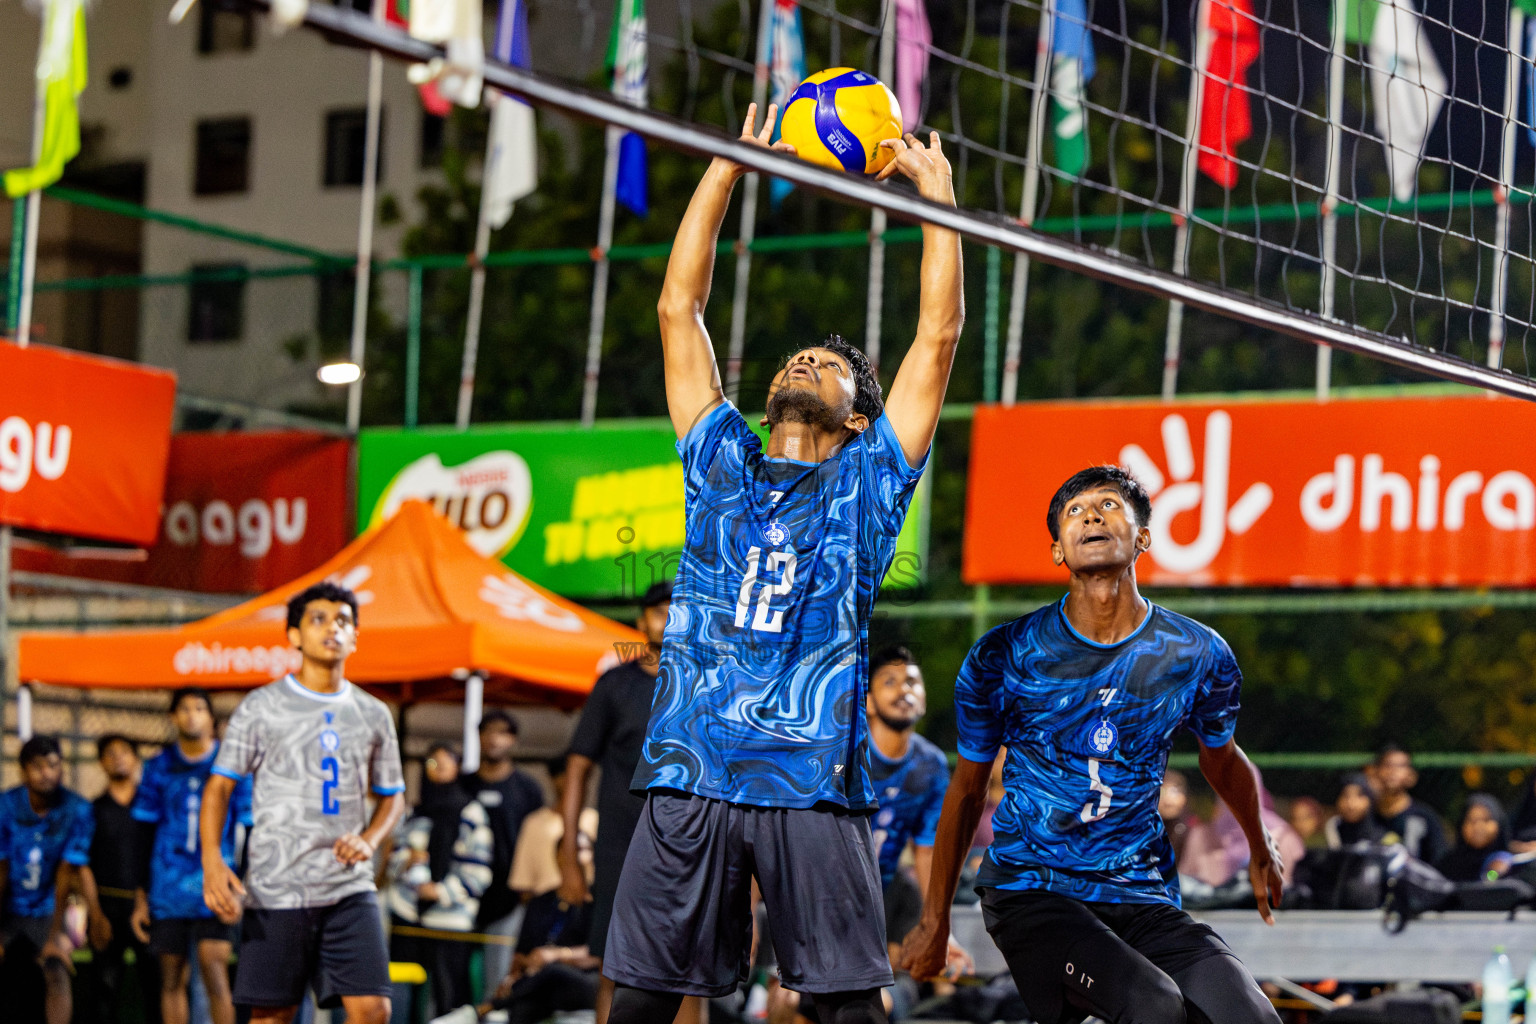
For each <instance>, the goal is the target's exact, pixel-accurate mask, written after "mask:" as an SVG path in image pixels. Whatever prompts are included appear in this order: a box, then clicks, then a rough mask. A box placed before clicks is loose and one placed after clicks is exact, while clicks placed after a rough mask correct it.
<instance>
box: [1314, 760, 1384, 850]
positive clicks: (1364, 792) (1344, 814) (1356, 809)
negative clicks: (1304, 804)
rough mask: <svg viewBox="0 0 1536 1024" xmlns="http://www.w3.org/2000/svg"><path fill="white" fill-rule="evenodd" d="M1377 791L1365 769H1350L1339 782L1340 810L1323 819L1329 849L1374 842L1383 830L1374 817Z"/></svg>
mask: <svg viewBox="0 0 1536 1024" xmlns="http://www.w3.org/2000/svg"><path fill="white" fill-rule="evenodd" d="M1374 799H1375V794H1374V792H1373V791H1372V789H1371V780H1370V779H1369V778H1367V777H1366V775H1365V773H1364V772H1350V773H1349V774H1348V775H1346V776H1344V780H1343V782H1342V783H1340V785H1339V795H1338V798H1337V799H1336V800H1335V801H1334V808H1335V810H1336V811H1337V813H1336V814H1334V816H1333V817H1331V818H1329V819H1328V820H1327V821H1325V822H1323V835H1324V836H1326V837H1327V838H1328V849H1330V850H1342V849H1344V848H1345V847H1349V846H1354V845H1355V844H1356V843H1375V842H1379V841H1380V840H1381V837H1382V835H1383V834H1384V833H1383V831H1382V828H1381V826H1380V825H1377V824H1376V822H1375V820H1374V819H1373V818H1372V817H1371V803H1372V801H1373V800H1374Z"/></svg>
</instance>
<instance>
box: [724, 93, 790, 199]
mask: <svg viewBox="0 0 1536 1024" xmlns="http://www.w3.org/2000/svg"><path fill="white" fill-rule="evenodd" d="M778 123H779V105H778V104H777V103H770V104H768V116H767V117H765V118H764V119H763V126H762V128H758V127H757V104H756V103H749V104H747V118H746V120H745V121H743V122H742V125H741V136H740V138H741V141H742V142H746V143H749V144H751V145H753V146H758V147H760V148H762V149H771V150H773V151H774V152H775V153H790V154H793V153H794V152H795V147H794V146H791V145H790V144H789V143H787V142H784V141H783V140H782V139H781V140H780V141H778V142H771V141H770V140H771V139H772V138H773V127H774V125H776V124H778ZM717 159H719V160H720V162H721V163H722V164H724V165H725V166H726V167H727V168H728V169H729V170H730V172H731V180H732V181H735V180H737V179H738V178H741V177H743V176H744V175H747V174H749V173H751V171H752V168H750V167H748V166H746V165H745V164H739V163H736V162H735V161H734V160H726V159H725V158H724V157H719V158H717Z"/></svg>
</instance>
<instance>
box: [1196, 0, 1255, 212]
mask: <svg viewBox="0 0 1536 1024" xmlns="http://www.w3.org/2000/svg"><path fill="white" fill-rule="evenodd" d="M1206 10H1207V14H1206V17H1207V19H1208V22H1207V24H1208V27H1209V31H1210V40H1211V52H1210V56H1209V57H1208V58H1207V60H1206V63H1205V83H1204V85H1203V95H1202V97H1201V100H1200V169H1201V170H1202V171H1204V172H1205V173H1206V174H1208V175H1210V176H1211V179H1212V180H1213V181H1215V182H1216V183H1217V184H1219V185H1221V187H1222V188H1231V187H1232V186H1233V185H1236V184H1237V156H1236V150H1237V146H1238V144H1239V143H1241V142H1244V141H1246V140H1247V138H1248V137H1249V136H1250V135H1252V134H1253V112H1252V110H1251V109H1250V107H1249V102H1248V90H1247V85H1248V68H1249V66H1250V65H1251V64H1253V62H1254V61H1256V60H1258V59H1259V23H1258V21H1257V20H1255V19H1254V16H1253V3H1252V0H1208V5H1207V8H1206Z"/></svg>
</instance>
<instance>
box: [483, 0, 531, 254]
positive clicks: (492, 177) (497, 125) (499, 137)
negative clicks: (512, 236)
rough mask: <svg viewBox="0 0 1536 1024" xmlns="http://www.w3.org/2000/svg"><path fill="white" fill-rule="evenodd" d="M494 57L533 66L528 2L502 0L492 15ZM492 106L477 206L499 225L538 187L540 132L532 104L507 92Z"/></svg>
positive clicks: (516, 65)
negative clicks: (493, 21) (498, 11)
mask: <svg viewBox="0 0 1536 1024" xmlns="http://www.w3.org/2000/svg"><path fill="white" fill-rule="evenodd" d="M491 52H492V55H493V56H495V58H496V59H497V60H499V61H502V62H503V63H506V64H510V65H512V66H513V67H515V68H526V67H529V66H531V61H530V60H529V53H528V5H527V2H526V0H501V13H500V14H499V15H498V16H497V18H496V39H495V43H494V45H493V46H492V49H491ZM495 98H496V105H495V106H494V107H493V108H492V109H491V131H490V135H489V136H488V137H487V139H486V143H485V177H484V179H483V181H482V182H481V187H482V188H484V189H485V197H484V199H483V201H482V204H481V208H482V210H483V211H484V213H485V220H486V223H488V224H490V226H491V227H493V228H499V227H502V226H503V225H505V224H506V223H507V219H508V218H509V217H511V216H512V204H513V203H515V202H517V201H518V200H519V199H521V198H523V196H526V195H528V194H529V193H530V192H532V191H533V190H534V189H536V188H538V187H539V169H538V150H539V140H538V130H537V126H536V125H535V124H534V120H533V108H532V107H530V106H529V105H528V104H526V103H524V102H523V101H522V100H520V99H517V98H516V97H513V96H508V95H506V94H505V93H500V92H498V93H497V94H496V97H495Z"/></svg>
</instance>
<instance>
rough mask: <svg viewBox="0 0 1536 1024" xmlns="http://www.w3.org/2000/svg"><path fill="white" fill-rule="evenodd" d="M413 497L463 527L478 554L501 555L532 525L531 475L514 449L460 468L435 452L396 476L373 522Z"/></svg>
mask: <svg viewBox="0 0 1536 1024" xmlns="http://www.w3.org/2000/svg"><path fill="white" fill-rule="evenodd" d="M411 500H418V501H425V502H427V503H428V504H430V505H431V506H432V507H433V509H435V510H436V511H437V514H438V515H440V516H442V517H443V518H445V519H447V520H448V521H449V522H451V523H453V524H454V525H455V526H457V527H458V528H459V529H460V530H463V531H464V535H465V539H466V540H468V541H469V544H470V547H472V548H474V549H475V550H476V551H478V552H479V553H480V554H482V555H484V556H486V557H487V558H500V557H501V556H502V555H504V554H506V553H507V552H508V551H510V550H511V549H512V546H513V545H515V544H516V543H517V541H518V538H519V537H521V536H522V534H523V527H525V526H527V525H528V513H529V512H530V511H531V510H532V508H533V479H532V477H531V476H530V474H529V472H528V463H527V462H525V461H524V460H523V457H522V456H521V455H518V454H517V453H516V452H511V451H505V450H503V451H495V452H486V453H485V454H484V455H479V456H476V457H475V458H473V459H471V460H469V461H468V462H466V463H464V464H463V465H459V466H445V465H443V460H442V459H441V458H439V457H438V455H437V453H435V452H433V453H431V454H428V455H423V456H422V457H421V458H419V459H417V460H416V461H414V462H411V463H409V464H407V465H406V466H405V467H404V468H403V469H401V470H400V472H399V473H397V474H396V475H395V478H394V479H393V480H391V481H390V482H389V486H387V487H385V488H384V493H383V494H381V495H380V496H379V501H378V504H377V505H375V506H374V510H373V516H372V522H373V523H374V524H375V525H376V524H378V523H380V522H383V521H384V520H386V519H388V518H389V517H390V516H392V515H394V514H395V511H396V510H397V509H399V508H400V505H401V503H402V502H406V501H411Z"/></svg>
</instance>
